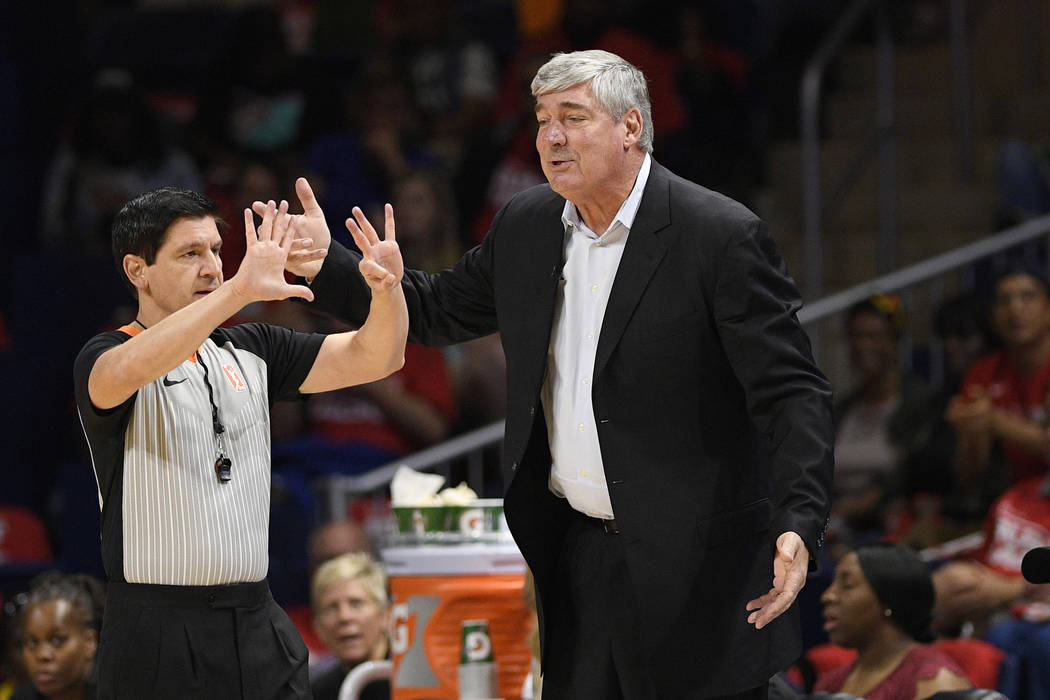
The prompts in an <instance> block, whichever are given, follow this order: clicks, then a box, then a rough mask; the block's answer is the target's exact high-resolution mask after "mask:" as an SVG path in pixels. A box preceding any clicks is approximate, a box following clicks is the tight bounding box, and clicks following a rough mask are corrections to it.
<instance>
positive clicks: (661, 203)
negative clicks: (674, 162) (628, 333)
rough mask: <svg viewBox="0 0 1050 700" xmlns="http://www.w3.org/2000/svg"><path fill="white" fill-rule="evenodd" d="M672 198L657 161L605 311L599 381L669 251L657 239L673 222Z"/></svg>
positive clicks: (596, 370)
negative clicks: (651, 280) (650, 281)
mask: <svg viewBox="0 0 1050 700" xmlns="http://www.w3.org/2000/svg"><path fill="white" fill-rule="evenodd" d="M669 197H670V180H669V173H668V171H667V170H666V169H665V168H663V167H662V166H660V165H658V164H657V163H656V161H653V163H652V168H651V169H650V171H649V180H648V182H646V183H645V191H644V192H643V193H642V201H641V204H640V205H639V207H638V214H637V215H636V216H635V217H634V224H633V225H632V226H631V232H630V234H629V235H628V236H627V245H626V247H625V248H624V251H623V257H622V258H620V267H619V268H618V269H617V271H616V279H615V280H614V282H613V288H612V291H611V292H610V293H609V303H608V305H607V306H606V307H605V318H604V319H603V320H602V331H601V335H600V336H599V337H598V349H597V352H596V354H595V357H594V376H595V377H597V376H598V375H599V374H601V371H602V370H603V369H604V368H605V364H606V363H607V362H608V361H609V357H610V356H611V355H612V352H613V350H614V349H615V348H616V345H617V343H619V342H620V337H621V336H622V335H623V331H624V329H625V328H626V327H627V322H628V321H629V320H630V319H631V315H632V314H633V313H634V309H635V307H637V305H638V301H639V299H641V298H642V292H644V291H645V287H646V285H647V284H648V283H649V280H650V279H651V278H652V276H653V272H655V271H656V267H657V265H659V264H660V260H662V259H663V257H664V254H665V253H666V252H667V247H666V246H665V245H664V244H663V243H662V242H661V241H660V239H659V238H658V237H657V236H656V232H657V231H659V230H660V229H662V228H664V227H666V226H667V225H668V224H670V222H671V207H670V201H669Z"/></svg>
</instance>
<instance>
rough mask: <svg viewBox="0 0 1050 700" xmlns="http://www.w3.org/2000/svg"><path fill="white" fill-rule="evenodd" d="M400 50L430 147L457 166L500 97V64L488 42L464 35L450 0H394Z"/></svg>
mask: <svg viewBox="0 0 1050 700" xmlns="http://www.w3.org/2000/svg"><path fill="white" fill-rule="evenodd" d="M385 9H386V10H387V15H386V18H385V19H386V20H387V21H388V22H393V23H394V27H393V32H394V35H395V36H394V37H393V38H394V39H395V41H396V42H397V43H396V46H397V55H399V56H401V58H402V59H403V65H404V71H405V74H406V75H407V76H408V78H409V80H410V82H411V85H412V100H413V102H414V104H415V106H416V107H417V108H418V109H419V111H420V114H421V116H422V118H423V120H424V131H425V133H426V134H427V138H428V144H427V146H428V150H429V151H430V152H431V153H432V154H433V155H434V156H435V157H437V158H438V159H439V160H440V161H441V162H443V163H445V164H446V166H447V167H448V168H449V170H451V171H456V170H458V167H459V164H460V160H461V158H462V156H463V153H464V149H465V147H466V146H467V145H468V139H470V138H473V135H474V134H475V133H476V132H477V131H478V130H479V129H481V128H484V126H485V119H486V118H487V116H488V111H489V108H490V107H491V105H492V102H493V100H494V99H495V97H496V89H497V78H498V72H497V64H496V58H495V55H494V54H493V52H492V50H491V49H490V48H489V47H488V46H487V45H486V44H484V43H482V42H480V41H476V40H472V39H470V38H468V37H466V36H464V34H465V32H463V30H462V28H461V27H459V26H458V25H457V24H456V22H455V21H454V15H453V13H452V12H451V2H450V1H449V0H431V1H430V2H417V1H416V0H389V2H387V3H386V7H385Z"/></svg>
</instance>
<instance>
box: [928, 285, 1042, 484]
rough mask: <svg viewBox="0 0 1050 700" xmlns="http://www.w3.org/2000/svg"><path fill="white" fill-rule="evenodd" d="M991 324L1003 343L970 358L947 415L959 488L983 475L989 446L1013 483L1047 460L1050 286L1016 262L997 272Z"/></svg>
mask: <svg viewBox="0 0 1050 700" xmlns="http://www.w3.org/2000/svg"><path fill="white" fill-rule="evenodd" d="M992 325H993V327H994V329H995V331H996V333H998V335H999V336H1000V338H1001V340H1002V343H1003V348H1002V349H1001V350H997V351H995V352H992V353H989V354H988V355H985V356H984V357H982V358H981V359H980V360H978V361H977V362H976V363H975V364H974V366H973V367H972V368H971V369H970V371H969V373H968V374H967V375H966V379H965V380H964V382H963V386H962V390H961V391H960V392H959V394H958V395H957V396H956V397H955V398H953V399H952V401H951V402H950V403H949V405H948V411H947V414H946V415H947V418H948V420H949V421H951V422H952V423H953V424H954V426H955V429H956V430H957V431H958V434H959V449H958V451H957V452H956V460H955V467H956V473H957V476H958V479H959V483H960V484H961V485H963V486H971V485H973V484H975V483H978V482H979V481H980V480H981V479H982V478H984V477H985V473H986V471H987V466H988V463H989V458H990V457H991V456H992V454H993V450H994V449H995V448H999V449H1001V451H1002V455H1003V460H1004V463H1005V466H1006V469H1007V472H1008V473H1009V477H1010V482H1011V483H1014V484H1016V483H1018V482H1020V481H1023V480H1025V479H1028V478H1031V477H1035V476H1041V475H1042V474H1044V473H1045V472H1046V471H1047V468H1048V466H1050V463H1048V461H1047V456H1046V427H1047V399H1048V395H1050V284H1048V282H1047V281H1046V279H1045V278H1044V276H1043V274H1042V273H1041V272H1039V271H1037V270H1035V269H1034V268H1029V267H1027V266H1024V265H1015V266H1012V267H1010V268H1008V269H1007V270H1006V271H1005V272H1004V273H1003V274H1001V275H1000V276H999V278H998V280H997V281H996V283H995V292H994V296H993V299H992Z"/></svg>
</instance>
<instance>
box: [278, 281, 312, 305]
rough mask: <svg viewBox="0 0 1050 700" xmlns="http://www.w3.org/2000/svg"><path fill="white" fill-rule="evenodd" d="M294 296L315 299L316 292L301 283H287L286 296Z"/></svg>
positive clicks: (285, 287)
mask: <svg viewBox="0 0 1050 700" xmlns="http://www.w3.org/2000/svg"><path fill="white" fill-rule="evenodd" d="M292 297H297V298H299V299H305V300H306V301H313V300H314V293H313V291H311V290H310V288H309V287H304V286H303V285H301V284H286V285H285V286H284V298H285V299H290V298H292Z"/></svg>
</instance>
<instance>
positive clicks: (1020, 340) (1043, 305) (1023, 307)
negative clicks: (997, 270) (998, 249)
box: [992, 274, 1050, 347]
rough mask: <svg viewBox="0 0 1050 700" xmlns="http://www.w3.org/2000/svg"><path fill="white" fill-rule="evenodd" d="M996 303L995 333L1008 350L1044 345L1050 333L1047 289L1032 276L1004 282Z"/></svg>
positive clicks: (996, 290)
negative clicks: (1049, 332)
mask: <svg viewBox="0 0 1050 700" xmlns="http://www.w3.org/2000/svg"><path fill="white" fill-rule="evenodd" d="M992 303H993V306H992V321H993V322H994V324H995V330H996V332H998V333H999V337H1001V338H1002V339H1003V343H1005V344H1006V346H1007V347H1020V346H1024V345H1029V344H1031V343H1033V342H1038V341H1041V340H1042V339H1044V338H1045V337H1046V334H1047V332H1048V331H1050V298H1048V297H1047V294H1046V289H1044V288H1043V285H1042V284H1041V283H1040V282H1039V281H1038V280H1036V279H1034V278H1032V277H1030V276H1029V275H1025V274H1017V275H1010V276H1009V277H1004V278H1003V279H1001V280H1000V281H999V283H998V284H997V285H995V298H994V299H993V302H992Z"/></svg>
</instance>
